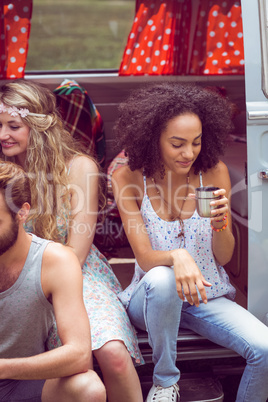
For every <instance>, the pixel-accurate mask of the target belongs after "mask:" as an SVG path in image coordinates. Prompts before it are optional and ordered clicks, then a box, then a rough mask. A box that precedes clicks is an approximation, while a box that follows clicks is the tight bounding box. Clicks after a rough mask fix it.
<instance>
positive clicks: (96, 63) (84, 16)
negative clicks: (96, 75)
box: [26, 0, 135, 72]
mask: <svg viewBox="0 0 268 402" xmlns="http://www.w3.org/2000/svg"><path fill="white" fill-rule="evenodd" d="M134 15H135V0H121V1H120V0H116V1H113V0H107V1H105V0H79V1H72V0H34V1H33V13H32V20H31V34H30V39H29V51H28V57H27V65H26V71H28V72H29V71H33V70H39V71H40V70H42V71H44V70H57V71H59V70H60V71H61V70H62V71H64V70H89V69H93V70H94V69H98V70H100V69H116V70H118V68H119V65H120V62H121V59H122V54H123V51H124V47H125V45H126V40H127V37H128V33H129V31H130V28H131V24H132V22H133V17H134Z"/></svg>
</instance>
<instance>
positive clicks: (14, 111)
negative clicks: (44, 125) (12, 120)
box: [0, 102, 47, 117]
mask: <svg viewBox="0 0 268 402" xmlns="http://www.w3.org/2000/svg"><path fill="white" fill-rule="evenodd" d="M0 113H8V114H10V116H12V117H17V116H19V115H20V116H21V117H27V116H40V117H46V116H47V115H46V114H42V113H32V112H30V111H29V110H28V109H24V108H20V109H19V108H17V107H16V106H10V107H9V106H5V105H4V104H3V102H1V103H0Z"/></svg>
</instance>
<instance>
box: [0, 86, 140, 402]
mask: <svg viewBox="0 0 268 402" xmlns="http://www.w3.org/2000/svg"><path fill="white" fill-rule="evenodd" d="M0 157H1V158H2V159H5V160H11V161H14V162H16V163H17V164H19V165H20V166H22V167H23V168H24V169H25V171H26V172H28V174H29V178H30V181H31V192H32V210H33V212H32V214H31V216H30V219H29V221H28V223H27V228H28V230H29V231H31V232H33V233H34V234H36V235H37V236H40V237H42V238H45V239H52V240H54V241H59V242H61V243H63V244H66V245H67V246H69V247H70V248H71V249H72V250H73V251H74V253H75V254H76V255H77V257H78V259H79V261H80V264H81V267H82V273H83V278H84V281H83V287H84V302H85V306H86V309H87V313H88V316H89V319H90V324H91V338H92V349H93V353H94V355H95V357H96V359H97V361H98V364H99V366H100V368H101V371H102V374H103V379H104V383H105V386H106V390H107V395H108V399H109V401H110V402H113V401H114V402H120V401H122V402H124V401H126V402H131V401H133V402H139V401H142V393H141V387H140V383H139V379H138V376H137V373H136V370H135V367H134V365H133V362H132V358H133V359H135V360H136V362H140V360H141V355H140V352H139V349H138V345H137V340H136V335H135V332H134V330H133V327H132V326H131V324H130V321H129V319H128V316H127V314H126V311H125V309H124V307H123V305H122V303H121V302H120V301H119V299H118V297H117V294H118V293H119V292H120V291H122V289H121V286H120V284H119V282H118V280H117V278H116V277H115V275H114V273H113V271H112V269H111V267H110V266H109V264H108V262H107V260H106V259H105V258H104V256H103V255H102V254H101V253H100V252H99V250H98V249H97V248H96V247H95V246H94V244H93V239H94V234H95V228H96V222H97V213H98V204H99V202H98V201H99V169H98V165H97V163H96V161H95V160H94V159H93V158H89V157H87V156H85V155H84V154H83V153H82V152H80V151H79V150H78V149H77V147H76V145H75V144H74V142H73V139H72V137H71V135H70V134H69V133H68V132H66V131H65V130H64V128H63V124H62V121H61V119H60V117H59V115H58V113H57V110H56V103H55V97H54V95H53V93H52V92H51V91H49V90H48V89H47V88H46V87H43V86H41V85H38V84H36V83H33V82H29V81H25V80H17V81H14V82H8V83H7V84H5V85H3V86H2V87H1V89H0ZM48 343H49V347H55V346H57V343H58V338H57V335H56V331H55V328H54V330H53V329H52V331H51V337H50V339H49V342H48Z"/></svg>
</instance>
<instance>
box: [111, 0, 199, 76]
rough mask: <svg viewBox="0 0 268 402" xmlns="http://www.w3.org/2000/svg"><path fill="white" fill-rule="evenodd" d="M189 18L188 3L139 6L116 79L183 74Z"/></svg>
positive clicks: (144, 3) (147, 2)
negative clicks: (132, 76)
mask: <svg viewBox="0 0 268 402" xmlns="http://www.w3.org/2000/svg"><path fill="white" fill-rule="evenodd" d="M182 16H183V19H182ZM190 18H191V2H190V1H188V0H187V1H181V0H175V1H174V0H173V1H167V2H162V1H159V0H155V1H153V2H152V1H144V2H142V3H141V4H140V5H139V7H138V11H137V14H136V17H135V20H134V23H133V26H132V29H131V32H130V34H129V37H128V42H127V46H126V48H125V51H124V54H123V59H122V62H121V65H120V68H119V75H145V74H148V75H169V74H173V75H174V74H176V73H177V72H178V71H185V70H186V64H187V48H188V47H187V46H188V41H189V27H190ZM182 33H183V34H182Z"/></svg>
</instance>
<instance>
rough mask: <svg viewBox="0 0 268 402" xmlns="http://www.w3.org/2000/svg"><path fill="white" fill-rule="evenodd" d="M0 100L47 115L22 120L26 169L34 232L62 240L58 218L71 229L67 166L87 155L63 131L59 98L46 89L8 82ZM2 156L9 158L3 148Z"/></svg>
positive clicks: (34, 84) (0, 95) (1, 92)
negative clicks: (26, 133) (26, 135)
mask: <svg viewBox="0 0 268 402" xmlns="http://www.w3.org/2000/svg"><path fill="white" fill-rule="evenodd" d="M0 101H1V102H3V103H4V104H5V105H6V106H10V107H12V106H16V107H17V108H26V109H28V110H29V111H30V112H31V113H37V114H43V115H45V116H38V115H35V116H31V115H27V116H26V117H24V118H23V122H24V123H26V124H27V125H28V126H29V128H30V133H29V140H28V148H27V154H26V163H25V166H24V169H25V171H26V172H27V173H28V176H29V179H30V186H31V197H32V202H31V206H32V213H31V216H30V220H31V224H32V225H33V232H34V233H35V234H36V235H37V236H40V237H42V238H45V239H51V240H54V241H59V240H60V236H59V231H58V228H57V219H59V218H60V220H61V222H63V225H64V229H65V230H68V219H67V217H68V215H69V211H70V203H69V197H68V194H69V193H68V165H69V163H70V161H71V159H72V158H73V157H74V156H76V155H84V156H87V155H85V154H84V153H83V152H82V151H81V150H80V149H79V145H78V144H77V143H76V142H75V141H74V139H73V137H72V136H71V135H70V134H69V133H68V132H67V131H66V130H65V129H64V127H63V122H62V120H61V117H60V116H59V114H58V111H57V109H56V98H55V96H54V94H53V93H52V92H51V91H50V90H49V89H48V88H46V87H45V86H43V85H40V84H36V83H34V82H30V81H26V80H16V81H13V82H8V83H6V84H4V85H3V86H2V87H1V88H0ZM0 157H2V159H3V158H5V160H7V159H8V158H6V157H4V156H3V154H2V149H0ZM87 157H88V156H87ZM92 159H93V160H94V161H95V159H94V158H92ZM95 162H96V161H95ZM97 165H98V164H97ZM102 197H103V195H102Z"/></svg>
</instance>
